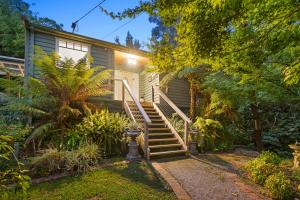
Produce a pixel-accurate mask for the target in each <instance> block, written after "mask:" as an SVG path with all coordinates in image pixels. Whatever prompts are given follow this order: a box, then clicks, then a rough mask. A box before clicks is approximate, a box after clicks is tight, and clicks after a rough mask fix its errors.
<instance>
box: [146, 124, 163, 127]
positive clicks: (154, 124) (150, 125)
mask: <svg viewBox="0 0 300 200" xmlns="http://www.w3.org/2000/svg"><path fill="white" fill-rule="evenodd" d="M152 126H166V124H165V123H152V124H150V127H152Z"/></svg>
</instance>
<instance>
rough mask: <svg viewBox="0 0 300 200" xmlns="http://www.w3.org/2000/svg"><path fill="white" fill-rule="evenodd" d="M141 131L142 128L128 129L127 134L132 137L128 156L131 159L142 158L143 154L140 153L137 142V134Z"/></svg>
mask: <svg viewBox="0 0 300 200" xmlns="http://www.w3.org/2000/svg"><path fill="white" fill-rule="evenodd" d="M140 133H141V131H140V130H127V131H126V134H127V135H128V136H129V137H130V142H129V144H128V149H129V151H128V154H127V156H126V158H127V159H128V160H130V161H134V160H139V159H141V155H140V154H139V150H138V144H137V142H136V138H137V136H139V134H140Z"/></svg>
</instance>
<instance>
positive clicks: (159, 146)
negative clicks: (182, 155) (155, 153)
mask: <svg viewBox="0 0 300 200" xmlns="http://www.w3.org/2000/svg"><path fill="white" fill-rule="evenodd" d="M168 147H181V144H161V145H152V146H149V148H150V149H157V148H168Z"/></svg>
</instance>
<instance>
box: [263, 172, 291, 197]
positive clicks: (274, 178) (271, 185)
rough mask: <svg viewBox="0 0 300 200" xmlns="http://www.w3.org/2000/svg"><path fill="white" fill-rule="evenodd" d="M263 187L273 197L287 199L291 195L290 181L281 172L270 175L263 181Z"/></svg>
mask: <svg viewBox="0 0 300 200" xmlns="http://www.w3.org/2000/svg"><path fill="white" fill-rule="evenodd" d="M265 187H266V188H267V189H268V190H269V192H270V194H271V196H272V198H273V199H289V198H290V197H291V195H292V183H291V181H290V180H289V179H288V178H287V177H286V176H285V175H284V173H283V172H278V173H275V174H272V175H270V176H269V177H268V178H267V180H266V182H265Z"/></svg>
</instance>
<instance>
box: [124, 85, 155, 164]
mask: <svg viewBox="0 0 300 200" xmlns="http://www.w3.org/2000/svg"><path fill="white" fill-rule="evenodd" d="M121 81H122V106H123V109H124V110H125V112H126V114H127V115H128V116H130V117H131V118H132V120H133V121H134V122H137V119H135V117H134V115H133V113H132V111H131V109H130V107H129V105H128V102H127V100H126V97H129V98H130V99H131V101H132V102H133V103H134V105H135V107H136V108H137V109H138V111H139V112H140V114H141V116H142V119H143V122H144V123H143V126H144V137H143V140H144V147H143V150H144V153H145V155H146V158H147V159H148V160H149V151H150V150H149V142H148V138H149V125H150V124H151V123H152V122H151V119H150V118H149V116H148V115H147V113H146V112H145V110H144V108H143V106H142V105H141V103H140V101H139V100H138V99H137V97H136V96H135V95H134V94H133V92H132V90H131V88H130V86H129V84H128V81H127V80H121ZM126 94H128V95H126Z"/></svg>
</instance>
